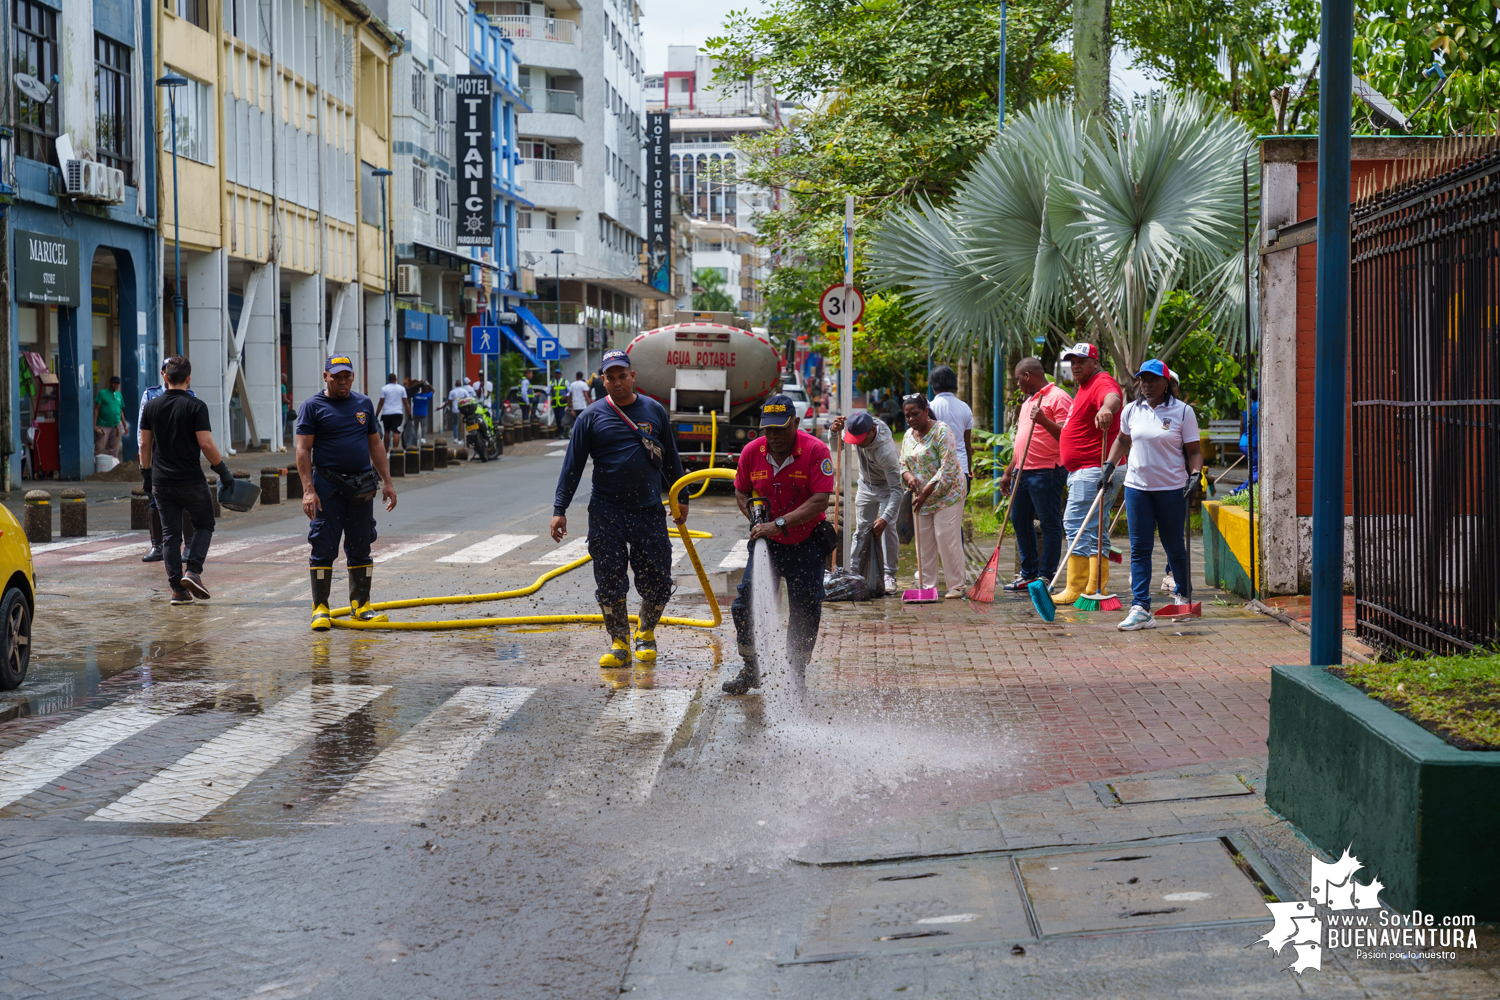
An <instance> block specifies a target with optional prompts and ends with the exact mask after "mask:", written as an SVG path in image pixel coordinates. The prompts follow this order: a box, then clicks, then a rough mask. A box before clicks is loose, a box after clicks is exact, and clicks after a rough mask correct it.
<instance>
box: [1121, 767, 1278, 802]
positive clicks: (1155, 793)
mask: <svg viewBox="0 0 1500 1000" xmlns="http://www.w3.org/2000/svg"><path fill="white" fill-rule="evenodd" d="M1109 787H1110V788H1112V789H1113V790H1114V793H1115V797H1116V798H1118V799H1119V800H1120V801H1121V802H1124V803H1126V804H1129V803H1131V802H1170V801H1172V800H1173V799H1212V798H1217V797H1218V796H1221V795H1250V794H1252V793H1251V791H1250V788H1249V786H1247V785H1246V784H1245V783H1244V782H1243V781H1241V780H1240V779H1239V778H1237V777H1235V776H1234V775H1232V774H1205V775H1202V776H1201V777H1188V778H1143V779H1142V780H1140V781H1112V782H1110V785H1109Z"/></svg>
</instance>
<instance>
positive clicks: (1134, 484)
mask: <svg viewBox="0 0 1500 1000" xmlns="http://www.w3.org/2000/svg"><path fill="white" fill-rule="evenodd" d="M1120 433H1121V434H1124V435H1126V436H1128V437H1129V438H1130V464H1129V465H1128V466H1127V467H1126V470H1125V485H1126V486H1129V487H1130V488H1131V489H1133V490H1153V491H1155V490H1180V489H1182V488H1183V487H1184V486H1186V485H1187V479H1188V476H1187V457H1186V456H1185V455H1184V454H1183V450H1182V449H1183V446H1184V445H1188V444H1192V443H1193V442H1194V441H1197V440H1198V416H1197V414H1195V413H1194V412H1193V408H1192V407H1191V406H1189V405H1187V404H1186V403H1184V402H1183V401H1182V400H1180V399H1174V398H1170V397H1169V398H1167V399H1165V400H1163V401H1162V404H1161V405H1160V406H1157V407H1155V408H1153V407H1152V406H1151V405H1150V404H1149V403H1147V402H1146V399H1145V397H1144V396H1143V397H1141V398H1140V399H1137V400H1136V401H1135V402H1133V403H1130V404H1128V405H1127V406H1126V407H1125V409H1124V410H1122V411H1121V413H1120Z"/></svg>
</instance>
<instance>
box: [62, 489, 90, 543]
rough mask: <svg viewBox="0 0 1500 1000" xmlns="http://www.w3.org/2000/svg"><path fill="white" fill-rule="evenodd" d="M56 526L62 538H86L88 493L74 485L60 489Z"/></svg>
mask: <svg viewBox="0 0 1500 1000" xmlns="http://www.w3.org/2000/svg"><path fill="white" fill-rule="evenodd" d="M57 526H58V531H59V534H61V535H62V537H63V538H87V537H88V533H89V501H88V494H87V493H85V492H83V490H80V489H79V488H78V487H76V486H69V487H68V488H67V489H65V490H63V491H62V503H61V504H60V505H59V506H58V508H57Z"/></svg>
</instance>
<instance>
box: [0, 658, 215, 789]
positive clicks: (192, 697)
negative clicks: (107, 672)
mask: <svg viewBox="0 0 1500 1000" xmlns="http://www.w3.org/2000/svg"><path fill="white" fill-rule="evenodd" d="M223 687H224V685H222V684H205V683H197V682H183V683H163V684H154V685H152V686H151V687H150V688H148V689H146V690H145V691H142V692H140V693H139V694H136V695H133V696H132V697H130V698H127V699H125V700H124V701H121V702H118V703H116V704H114V705H110V706H108V707H107V708H101V709H99V710H97V711H94V712H89V713H88V714H87V715H82V716H79V717H78V718H76V719H73V720H71V721H69V722H64V723H63V724H62V725H60V726H54V727H53V728H51V729H49V730H47V731H46V732H45V733H42V734H41V735H40V736H37V737H35V738H34V739H31V740H28V741H26V742H25V743H22V744H21V745H20V746H17V747H12V748H11V749H9V750H6V751H5V752H4V753H0V808H4V807H5V806H8V805H10V804H11V803H12V802H15V801H17V800H18V799H23V798H25V797H26V796H28V795H30V794H31V793H32V792H34V791H36V790H37V789H38V788H41V787H42V786H43V785H45V784H47V783H48V782H50V781H56V780H57V779H58V778H60V777H62V776H63V775H65V774H67V773H68V772H69V771H71V770H73V768H75V767H78V766H79V765H81V764H85V763H87V762H88V761H90V760H92V759H93V758H95V757H97V756H99V754H101V753H103V752H104V751H106V750H108V749H109V748H110V747H112V746H114V745H115V744H117V743H122V742H124V741H125V740H128V739H129V738H130V737H132V736H134V735H135V734H136V733H139V732H141V731H142V730H144V729H148V728H150V727H151V726H153V725H155V724H156V723H158V722H160V721H161V720H162V719H165V718H166V717H167V716H169V715H173V714H175V713H177V712H180V711H182V710H183V709H185V708H187V707H189V706H190V705H195V704H197V703H198V702H200V701H203V700H204V699H206V698H211V697H213V696H214V695H215V694H217V693H218V692H219V691H220V690H221V689H222V688H223Z"/></svg>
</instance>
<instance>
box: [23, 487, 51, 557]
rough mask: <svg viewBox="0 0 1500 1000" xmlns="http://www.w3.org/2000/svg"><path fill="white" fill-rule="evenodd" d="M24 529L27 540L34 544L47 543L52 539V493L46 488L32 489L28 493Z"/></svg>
mask: <svg viewBox="0 0 1500 1000" xmlns="http://www.w3.org/2000/svg"><path fill="white" fill-rule="evenodd" d="M22 516H23V517H24V518H25V524H24V525H23V530H24V531H25V532H26V540H27V541H28V542H30V543H31V544H32V545H46V544H47V543H49V542H51V541H52V494H51V493H48V492H47V491H46V490H32V491H31V492H29V493H27V494H26V510H25V513H24V514H23V515H22Z"/></svg>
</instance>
